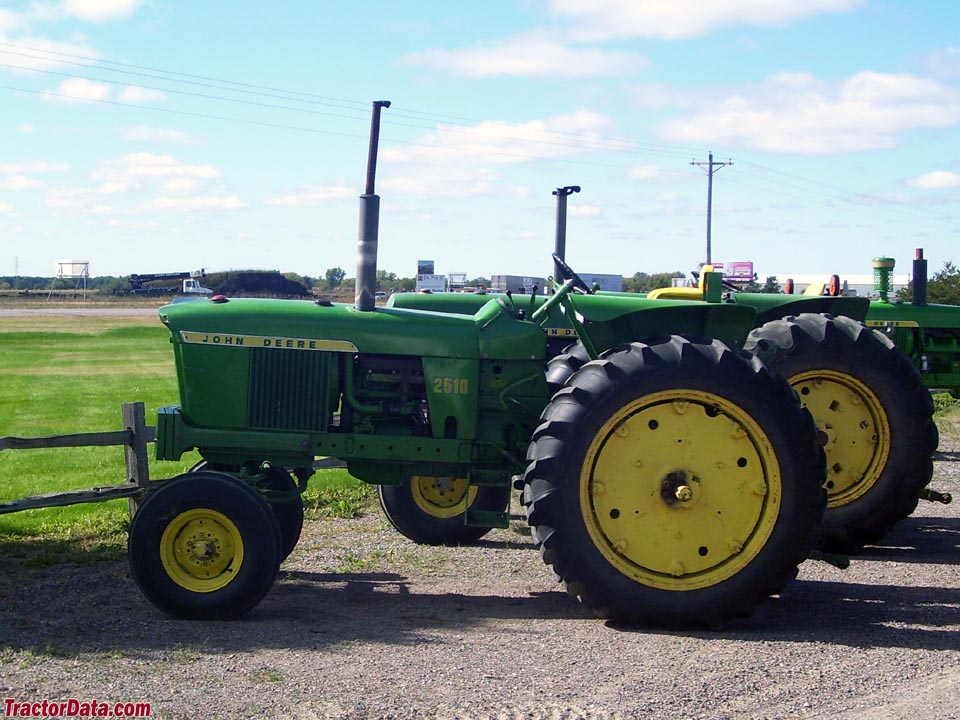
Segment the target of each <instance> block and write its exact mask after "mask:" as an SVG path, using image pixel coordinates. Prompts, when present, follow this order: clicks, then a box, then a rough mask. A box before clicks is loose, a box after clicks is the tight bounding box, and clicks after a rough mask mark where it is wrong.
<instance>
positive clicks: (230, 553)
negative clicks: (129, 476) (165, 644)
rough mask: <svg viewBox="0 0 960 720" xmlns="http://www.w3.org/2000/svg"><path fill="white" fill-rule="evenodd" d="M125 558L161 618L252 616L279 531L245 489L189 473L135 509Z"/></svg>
mask: <svg viewBox="0 0 960 720" xmlns="http://www.w3.org/2000/svg"><path fill="white" fill-rule="evenodd" d="M128 556H129V560H130V570H131V572H132V574H133V578H134V580H135V581H136V583H137V586H138V587H139V588H140V590H141V591H142V592H143V594H144V595H145V596H146V597H147V599H148V600H150V602H152V603H153V604H154V605H156V606H157V607H158V608H159V609H160V610H162V611H163V612H165V613H167V614H168V615H171V616H173V617H176V618H184V619H199V620H228V619H233V618H237V617H240V616H241V615H243V614H245V613H247V612H248V611H250V610H251V609H252V608H253V607H254V606H256V605H257V603H259V602H260V601H261V600H262V599H263V597H264V596H265V595H266V594H267V592H268V591H269V590H270V587H271V586H272V585H273V582H274V580H275V579H276V576H277V568H278V566H279V565H280V559H279V558H280V530H279V528H278V527H277V521H276V519H275V518H274V515H273V513H272V512H271V511H270V508H269V507H268V506H267V504H266V502H264V500H263V498H262V497H260V495H259V494H258V493H257V492H256V490H254V489H253V488H251V487H250V486H248V485H246V484H245V483H243V482H240V481H239V480H236V479H234V478H232V477H230V476H229V475H224V474H220V473H216V472H195V473H189V474H187V475H182V476H181V477H179V478H176V479H174V480H171V481H169V482H168V483H166V484H164V485H162V486H161V487H160V488H159V489H158V490H155V491H154V492H153V493H151V494H150V495H149V496H148V497H147V499H146V501H145V502H144V503H143V504H142V505H141V507H140V510H139V511H138V512H137V514H136V515H135V516H134V519H133V524H132V526H131V528H130V537H129V541H128Z"/></svg>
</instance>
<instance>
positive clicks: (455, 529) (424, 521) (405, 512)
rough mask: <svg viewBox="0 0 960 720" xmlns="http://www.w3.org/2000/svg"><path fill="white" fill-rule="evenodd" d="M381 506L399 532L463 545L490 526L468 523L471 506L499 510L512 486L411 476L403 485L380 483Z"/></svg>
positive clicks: (427, 542) (419, 539) (432, 542)
mask: <svg viewBox="0 0 960 720" xmlns="http://www.w3.org/2000/svg"><path fill="white" fill-rule="evenodd" d="M377 495H378V497H379V498H380V507H382V508H383V512H384V514H385V515H386V516H387V520H389V521H390V524H391V525H393V527H395V528H396V529H397V531H398V532H399V533H400V534H401V535H404V536H405V537H408V538H410V539H411V540H413V541H414V542H415V543H419V544H421V545H463V544H466V543H471V542H475V541H477V540H479V539H480V538H482V537H483V536H484V535H486V534H487V533H488V532H490V530H491V528H489V527H477V526H473V525H467V524H466V523H465V513H466V511H467V507H470V508H471V509H472V510H488V511H499V510H503V509H504V508H505V507H507V504H508V503H509V502H510V488H509V487H495V486H487V485H468V483H467V481H466V479H464V478H454V477H430V476H426V475H411V476H408V477H406V478H404V481H403V482H402V483H401V484H399V485H378V486H377Z"/></svg>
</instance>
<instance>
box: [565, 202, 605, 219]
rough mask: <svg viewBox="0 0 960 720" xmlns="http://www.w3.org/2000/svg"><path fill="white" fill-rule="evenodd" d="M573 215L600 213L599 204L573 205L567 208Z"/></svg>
mask: <svg viewBox="0 0 960 720" xmlns="http://www.w3.org/2000/svg"><path fill="white" fill-rule="evenodd" d="M567 212H568V213H570V216H571V217H593V216H595V215H599V214H600V206H599V205H571V206H570V207H569V208H567Z"/></svg>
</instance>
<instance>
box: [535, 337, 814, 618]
mask: <svg viewBox="0 0 960 720" xmlns="http://www.w3.org/2000/svg"><path fill="white" fill-rule="evenodd" d="M541 421H542V422H541V424H540V426H539V427H538V428H537V430H536V431H535V433H534V436H533V441H532V443H531V445H530V448H529V451H528V455H527V460H528V467H527V470H526V473H525V475H524V493H523V504H524V506H525V508H526V512H527V519H528V522H529V524H530V526H531V528H532V529H533V536H534V539H535V541H536V542H537V544H538V545H539V547H540V552H541V556H542V558H543V560H544V562H545V563H547V564H548V565H550V566H551V567H552V568H553V571H554V572H555V573H556V575H557V576H558V577H559V578H560V580H562V581H563V582H564V583H565V585H566V587H567V591H568V592H570V593H571V594H572V595H575V596H576V597H578V598H579V599H580V601H581V602H582V603H583V604H584V605H586V606H588V607H590V608H592V609H593V610H594V611H596V612H597V613H598V614H600V615H603V616H607V617H611V618H614V619H618V620H621V621H625V622H629V623H639V624H653V625H661V626H668V627H690V626H716V625H719V624H722V623H724V622H727V621H729V620H731V619H733V618H736V617H741V616H744V615H747V614H749V613H750V612H752V610H753V609H754V607H755V606H756V605H757V604H758V603H759V602H761V601H762V600H763V599H765V598H766V597H767V596H769V595H771V594H774V593H777V592H780V590H781V589H782V588H783V587H784V585H785V584H786V583H787V581H788V580H790V579H792V578H793V577H794V576H795V575H796V572H797V566H798V565H799V563H801V562H802V561H803V560H804V559H805V558H806V557H807V555H808V554H809V551H810V550H811V548H812V547H813V544H814V541H815V537H816V529H817V525H818V523H819V521H820V518H821V516H822V513H823V507H824V504H825V494H824V492H823V489H822V487H821V484H822V482H823V477H824V461H823V453H822V451H820V449H819V447H818V446H817V444H816V430H815V427H814V425H813V421H812V420H811V418H810V416H809V414H807V413H806V412H805V411H803V410H801V408H800V407H799V405H798V404H797V402H796V398H795V396H794V393H793V391H792V390H791V389H790V387H789V385H787V383H786V382H785V381H784V380H783V379H781V378H779V377H777V376H775V375H773V374H771V373H770V372H769V371H767V370H766V368H764V367H763V364H762V363H760V362H758V361H757V360H756V359H747V358H746V357H745V356H743V355H741V354H739V353H738V352H737V351H735V350H733V349H731V348H729V347H728V346H726V345H724V344H723V343H721V342H719V341H706V340H705V341H697V340H688V339H685V338H681V337H677V336H674V337H667V338H662V339H657V340H655V341H652V342H651V343H649V344H646V343H632V344H630V345H626V346H621V347H619V348H615V349H613V350H610V351H608V352H606V353H604V354H603V355H602V356H601V358H600V359H599V360H597V361H594V362H590V363H587V364H586V365H584V366H583V367H582V368H581V369H580V370H579V371H577V372H576V374H574V375H573V376H572V377H571V378H570V379H569V380H568V381H567V384H566V386H565V387H564V388H563V389H562V390H560V391H559V392H558V393H557V394H556V395H555V396H554V397H553V399H552V400H551V402H550V404H549V405H548V406H547V408H546V409H545V410H544V412H543V415H542V417H541Z"/></svg>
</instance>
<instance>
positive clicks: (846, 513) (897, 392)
mask: <svg viewBox="0 0 960 720" xmlns="http://www.w3.org/2000/svg"><path fill="white" fill-rule="evenodd" d="M744 349H745V350H746V351H747V352H750V353H751V354H754V355H757V356H759V357H760V358H761V359H763V361H764V362H765V363H767V365H768V366H769V367H770V368H771V369H772V370H773V371H774V372H778V373H780V374H782V375H784V376H786V377H788V378H789V377H793V376H795V375H797V374H798V373H801V372H805V371H809V370H812V369H817V368H820V367H823V368H827V369H832V370H838V371H840V372H846V373H848V374H849V375H851V376H852V377H854V378H856V379H858V380H859V381H860V382H863V383H864V384H866V385H867V386H868V387H869V388H870V389H871V390H872V391H873V392H874V394H875V395H876V396H877V398H878V400H879V401H880V402H881V404H882V405H883V407H884V410H885V411H886V414H887V420H888V422H889V425H890V434H891V437H890V453H889V456H888V459H887V463H886V465H885V467H884V469H883V470H882V471H881V473H880V475H879V476H878V478H877V480H876V481H875V483H874V486H873V487H872V488H871V489H870V490H868V491H867V492H866V493H865V494H864V495H862V496H861V497H859V498H855V499H854V500H852V501H851V502H849V503H847V504H844V505H839V506H835V507H830V508H827V511H826V513H825V515H824V522H823V526H822V527H821V530H820V534H821V541H820V543H821V547H822V549H824V550H826V551H829V552H840V553H856V552H859V551H860V550H861V549H862V548H863V546H864V545H866V544H872V543H876V542H879V541H881V540H882V539H883V538H884V537H886V535H887V534H888V533H889V532H890V530H891V529H892V528H893V526H894V525H895V524H896V523H897V522H899V521H900V520H902V519H904V518H906V517H908V516H909V515H910V514H911V513H913V511H914V510H916V507H917V501H918V499H919V497H920V492H921V491H922V490H923V488H924V487H925V486H926V485H927V483H929V482H930V479H931V477H932V476H933V453H934V451H935V450H936V448H937V445H938V442H939V435H938V431H937V426H936V424H935V422H934V420H933V400H932V398H931V397H930V392H929V390H927V388H926V387H924V385H923V381H922V379H921V377H920V373H919V371H918V370H917V369H916V368H915V367H914V365H913V363H911V362H910V360H909V359H908V358H907V357H906V356H905V355H904V354H903V353H901V352H900V351H899V350H897V348H896V347H895V346H894V344H893V343H892V342H891V341H890V340H889V339H888V338H887V337H885V336H884V335H882V334H881V333H879V332H877V331H875V330H872V329H871V328H868V327H867V326H866V325H864V324H863V323H861V322H858V321H857V320H853V319H852V318H848V317H843V316H837V317H834V316H832V315H829V314H825V313H824V314H817V313H803V314H800V315H796V316H790V317H786V318H782V319H780V320H772V321H770V322H768V323H766V324H764V325H762V326H761V327H759V328H757V329H755V330H753V331H752V332H751V333H750V336H749V338H748V339H747V342H746V344H745V345H744Z"/></svg>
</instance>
